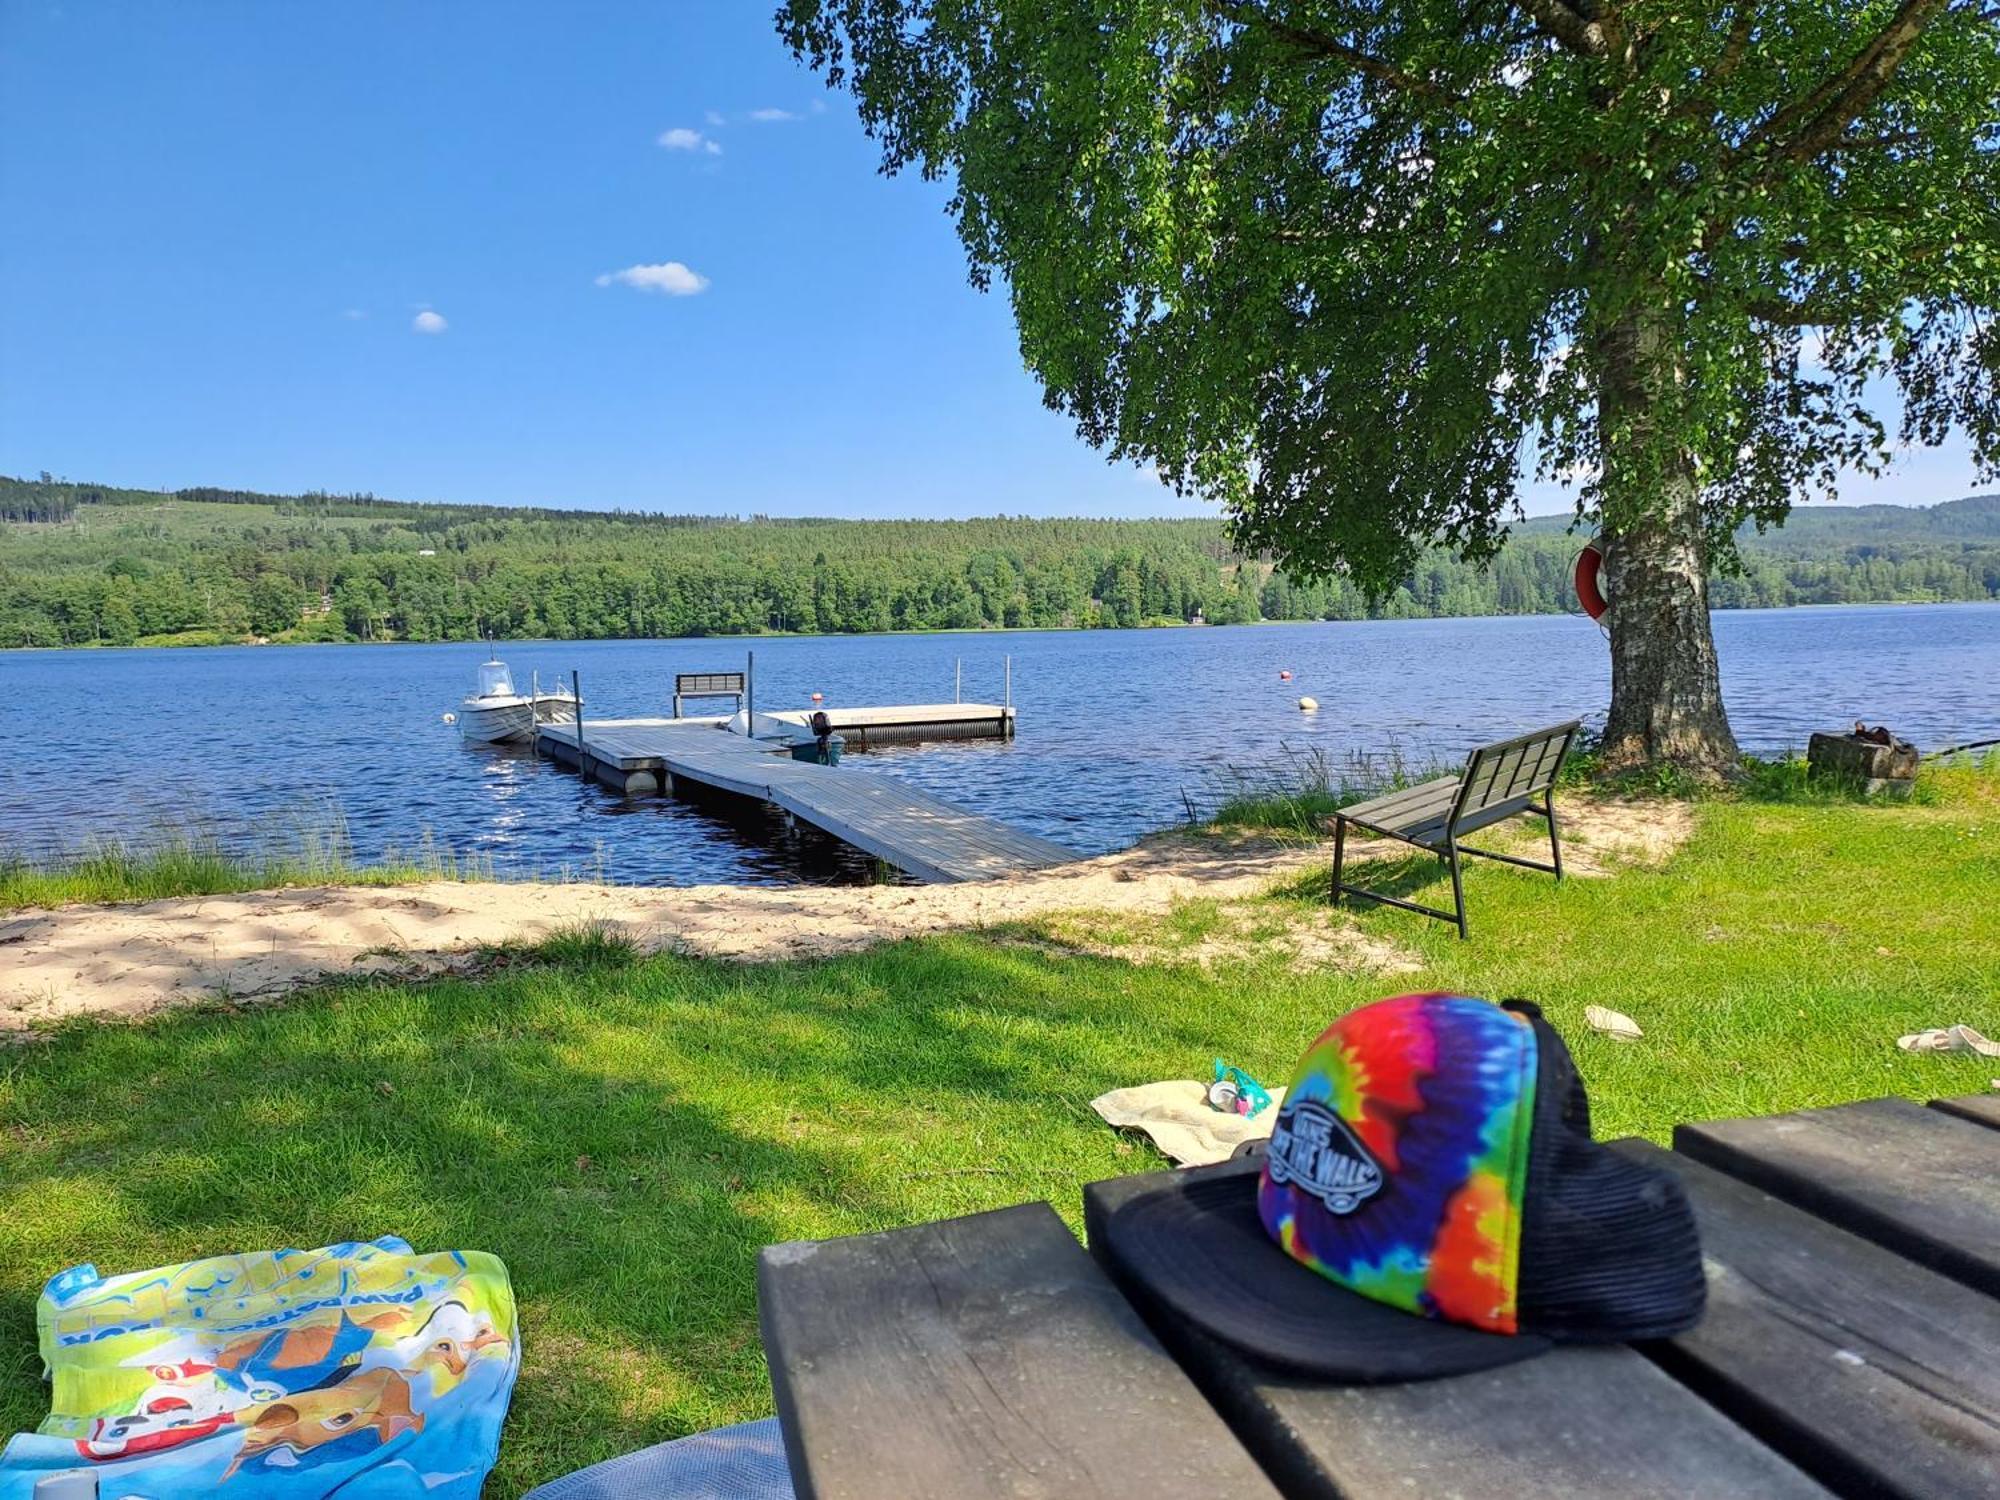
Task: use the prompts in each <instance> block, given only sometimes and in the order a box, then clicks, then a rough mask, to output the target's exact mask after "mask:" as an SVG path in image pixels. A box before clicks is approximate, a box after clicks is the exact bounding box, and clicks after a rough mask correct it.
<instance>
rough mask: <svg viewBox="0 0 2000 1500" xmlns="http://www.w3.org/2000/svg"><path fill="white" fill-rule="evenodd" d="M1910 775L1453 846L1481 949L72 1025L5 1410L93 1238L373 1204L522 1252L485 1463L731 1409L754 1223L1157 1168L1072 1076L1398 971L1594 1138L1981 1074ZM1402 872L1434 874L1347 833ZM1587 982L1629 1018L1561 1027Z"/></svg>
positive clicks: (978, 965) (27, 1241)
mask: <svg viewBox="0 0 2000 1500" xmlns="http://www.w3.org/2000/svg"><path fill="white" fill-rule="evenodd" d="M1996 785H2000V784H1997V783H1996V782H1995V781H1994V780H1993V779H1992V778H1990V777H1986V776H1983V775H1974V776H1972V777H1970V778H1968V785H1967V788H1966V789H1965V790H1964V793H1963V795H1955V796H1953V797H1952V798H1950V799H1948V800H1946V801H1945V802H1944V803H1942V804H1941V805H1938V806H1878V805H1863V804H1854V803H1829V804H1824V805H1788V804H1783V803H1771V802H1760V801H1756V800H1751V799H1745V798H1736V799H1718V800H1707V801H1702V802H1700V803H1697V804H1696V807H1695V813H1696V817H1697V832H1696V835H1695V837H1694V839H1693V841H1692V842H1691V843H1690V844H1689V845H1688V846H1687V847H1685V848H1684V849H1683V850H1682V851H1681V852H1680V854H1679V855H1678V856H1677V857H1676V858H1675V859H1674V860H1673V861H1672V862H1671V863H1669V864H1668V865H1667V866H1665V867H1664V868H1662V869H1658V870H1643V869H1634V870H1628V871H1627V872H1625V873H1623V874H1621V875H1619V876H1617V877H1616V878H1612V879H1603V880H1581V879H1578V880H1571V881H1568V882H1565V883H1564V884H1562V885H1561V886H1558V885H1556V884H1555V883H1554V882H1553V881H1550V880H1548V879H1547V878H1546V877H1543V876H1538V875H1535V874H1531V873H1528V872H1524V871H1516V870H1513V869H1509V868H1506V867H1504V866H1498V865H1479V866H1476V867H1475V868H1473V869H1471V870H1470V871H1469V872H1468V874H1467V877H1466V883H1467V893H1468V898H1469V901H1470V905H1471V913H1472V923H1473V935H1474V940H1473V941H1472V942H1470V943H1460V942H1458V941H1457V940H1456V938H1455V937H1454V936H1453V935H1452V934H1451V932H1450V931H1449V930H1448V929H1447V928H1446V927H1445V926H1444V925H1443V924H1441V923H1435V922H1426V921H1423V920H1421V919H1418V918H1415V917H1412V916H1409V915H1407V914H1404V913H1400V912H1395V911H1389V910H1383V909H1377V910H1374V911H1370V912H1367V913H1364V914H1362V915H1361V916H1360V917H1359V918H1358V920H1359V921H1360V923H1361V925H1362V926H1363V927H1364V928H1365V929H1366V931H1367V932H1368V934H1369V935H1371V936H1373V937H1377V938H1381V939H1384V940H1387V941H1391V942H1394V943H1396V944H1400V945H1402V946H1403V947H1405V948H1407V949H1408V950H1410V951H1411V952H1412V953H1414V955H1415V956H1416V957H1417V959H1418V960H1419V962H1420V963H1421V965H1422V972H1420V973H1415V974H1408V975H1399V976H1396V977H1395V978H1393V979H1384V978H1382V977H1380V976H1376V975H1370V974H1357V973H1343V972H1338V971H1334V970H1323V971H1317V972H1311V973H1305V974H1300V973H1296V972H1293V970H1292V969H1291V968H1289V967H1288V966H1287V964H1286V963H1285V961H1284V960H1283V959H1281V958H1280V957H1278V956H1276V950H1275V949H1273V950H1271V956H1265V949H1264V947H1262V946H1260V945H1255V944H1252V945H1247V946H1246V952H1248V953H1250V954H1251V955H1252V956H1251V957H1249V958H1247V959H1245V960H1244V961H1242V962H1240V963H1232V964H1227V965H1222V966H1218V967H1216V968H1214V969H1213V970H1207V969H1202V968H1199V967H1194V966H1191V965H1177V964H1171V963H1169V964H1164V965H1154V966H1147V967H1142V966H1136V965H1133V964H1130V963H1127V962H1124V961H1122V960H1120V959H1117V958H1114V957H1102V956H1093V955H1091V954H1087V953H1080V952H1076V951H1073V950H1071V949H1068V948H1066V947H1065V946H1064V944H1063V942H1062V939H1061V936H1060V931H1061V930H1068V929H1070V928H1071V927H1074V926H1077V925H1087V924H1078V923H1074V922H1066V923H1062V924H1056V925H1055V926H1051V927H1046V928H1039V929H1035V930H1030V931H998V932H991V933H985V934H964V935H954V936H946V937H940V938H935V939H927V940H922V941H911V942H904V943H898V944H893V945H889V946H885V947H881V948H877V949H874V950H872V951H870V952H867V953H864V954H859V955H856V956H852V957H847V958H842V959H838V960H833V961H826V962H816V963H787V964H768V965H759V966H747V967H743V966H733V965H729V964H723V963H715V962H705V961H698V960H692V959H685V958H677V957H657V958H649V959H637V958H635V957H634V956H633V955H632V954H631V953H630V951H629V950H627V949H625V948H624V947H623V945H621V944H619V943H617V942H616V941H613V940H607V939H605V938H604V937H602V936H601V935H591V934H589V933H587V932H577V933H567V934H563V935H561V937H560V938H559V939H558V940H556V941H553V942H551V943H548V944H544V945H542V946H541V948H540V949H539V950H537V951H535V952H533V953H531V954H528V955H525V957H527V958H528V959H531V960H532V961H524V962H519V963H514V964H510V965H508V966H506V967H505V968H504V969H502V970H501V971H499V973H498V974H497V976H496V977H493V978H490V979H487V980H484V981H480V982H473V981H464V980H440V981H436V982H432V983H429V984H422V985H409V984H392V983H386V982H356V983H349V984H342V985H336V986H329V987H325V988H322V989H319V990H317V991H315V992H312V993H310V994H308V995H305V996H302V997H300V998H298V999H296V1000H294V1001H293V1002H291V1003H289V1004H286V1005H283V1006H279V1007H273V1008H257V1009H249V1010H243V1011H240V1012H236V1011H231V1010H228V1009H224V1008H219V1007H218V1008H216V1009H212V1010H209V1011H206V1012H183V1013H179V1014H175V1015H171V1016H164V1017H160V1018H157V1019H155V1020H153V1021H151V1022H149V1023H146V1024H144V1025H137V1026H116V1025H87V1024H80V1025H73V1026H71V1027H69V1028H68V1029H65V1030H63V1031H60V1032H58V1033H56V1034H54V1035H52V1036H50V1037H47V1038H45V1039H42V1040H39V1041H37V1042H34V1043H31V1044H29V1045H26V1046H22V1047H19V1048H16V1049H13V1050H12V1051H11V1052H8V1053H0V1430H12V1429H16V1428H26V1427H30V1426H32V1425H33V1424H34V1423H35V1422H37V1421H38V1420H39V1419H40V1417H41V1415H42V1414H43V1412H44V1411H45V1409H46V1387H44V1386H42V1385H41V1384H40V1383H39V1381H38V1380H37V1378H36V1377H37V1376H38V1374H39V1361H38V1358H37V1355H36V1352H35V1348H34V1300H35V1297H36V1294H37V1293H38V1292H39V1290H40V1288H41V1286H42V1283H43V1281H44V1280H45V1279H46V1278H47V1277H48V1276H49V1275H51V1274H53V1273H54V1272H56V1271H58V1270H60V1269H62V1268H63V1267H65V1266H68V1265H71V1264H73V1263H76V1262H78V1261H83V1260H90V1261H94V1262H95V1263H96V1264H97V1265H98V1266H99V1267H101V1268H103V1269H104V1270H106V1271H114V1270H117V1271H122V1270H129V1269H136V1268H140V1267H144V1266H150V1265H158V1264H164V1263H168V1262H173V1261H178V1260H182V1259H186V1258H189V1257H193V1256H199V1255H205V1254H213V1253H218V1252H222V1251H228V1250H245V1249H251V1248H257V1247H269V1246H277V1245H318V1244H323V1243H327V1242H330V1241H335V1240H341V1239H348V1238H362V1237H368V1236H373V1235H379V1234H399V1235H403V1236H405V1237H407V1238H408V1239H410V1240H411V1241H413V1242H414V1243H416V1244H417V1245H419V1246H422V1247H461V1248H483V1249H488V1250H492V1251H496V1252H498V1253H499V1254H500V1255H501V1256H502V1257H503V1258H504V1259H505V1260H506V1262H507V1264H508V1266H509V1267H510V1269H511V1273H512V1276H513V1280H514V1284H515V1288H516V1291H517V1293H518V1294H519V1297H520V1301H521V1307H522V1315H523V1328H524V1341H525V1350H524V1365H523V1370H522V1376H521V1381H520V1385H519V1388H518V1390H517V1393H516V1396H515V1400H514V1407H513V1413H512V1416H511V1418H510V1420H509V1423H508V1427H507V1434H506V1440H505V1443H504V1445H503V1451H502V1455H501V1460H500V1467H499V1470H498V1472H497V1475H496V1479H495V1482H494V1484H493V1486H492V1488H491V1490H490V1491H489V1493H492V1494H496V1495H503V1496H504V1495H517V1494H519V1493H520V1492H521V1491H523V1490H525V1489H526V1488H528V1487H529V1486H530V1485H532V1484H534V1483H537V1482H540V1481H542V1480H545V1479H547V1478H549V1477H551V1476H553V1475H555V1474H558V1473H561V1472H564V1471H566V1470H568V1469H571V1468H574V1467H576V1466H578V1465H581V1464H584V1463H587V1462H590V1461H593V1460H596V1459H600V1458H604V1457H607V1456H609V1455H611V1454H614V1453H617V1452H621V1451H624V1450H626V1449H630V1448H634V1447H637V1446H639V1445H641V1444H644V1443H649V1442H654V1441H658V1440H660V1439H664V1438H668V1437H672V1436H675V1435H678V1434H681V1433H685V1432H688V1431H692V1430H695V1429H698V1428H703V1427H707V1426H711V1425H714V1424H716V1423H720V1422H728V1421H733V1420H739V1419H745V1418H750V1417H755V1416H759V1415H762V1414H765V1413H767V1412H768V1411H769V1410H770V1397H769V1392H768V1386H767V1383H766V1378H765V1373H764V1367H763V1361H762V1357H761V1354H760V1351H759V1346H758V1341H757V1326H756V1307H755V1292H754V1268H755V1258H756V1253H757V1251H758V1249H759V1248H760V1247H761V1246H763V1245H766V1244H769V1243H771V1242H773V1241H776V1240H785V1239H792V1238H800V1237H819V1236H827V1235H841V1234H852V1233H856V1232H859V1231H864V1230H871V1229H880V1228H886V1227H890V1226H895V1225H901V1224H909V1223H913V1222H916V1221H920V1220H925V1219H934V1218H938V1217H941V1216H946V1215H954V1214H963V1213H970V1212H973V1211H975V1210H979V1209H985V1208H992V1207H996V1206H999V1205H1003V1204H1008V1203H1014V1202H1019V1201H1022V1200H1026V1199H1035V1198H1046V1199H1048V1200H1050V1201H1052V1202H1053V1203H1055V1204H1056V1206H1057V1207H1058V1208H1059V1209H1060V1210H1061V1211H1062V1212H1063V1213H1064V1214H1065V1215H1066V1216H1068V1218H1069V1219H1070V1221H1071V1222H1072V1223H1073V1224H1074V1223H1076V1222H1077V1219H1078V1207H1079V1199H1078V1193H1079V1189H1080V1188H1081V1186H1082V1184H1084V1183H1086V1182H1088V1181H1090V1180H1092V1179H1093V1178H1096V1177H1102V1176H1107V1175H1111V1174H1114V1173H1120V1172H1128V1171H1134V1170H1140V1169H1144V1168H1148V1167H1152V1166H1155V1165H1157V1158H1155V1157H1154V1156H1153V1155H1152V1153H1151V1152H1150V1151H1149V1150H1148V1149H1146V1148H1144V1147H1140V1146H1135V1145H1132V1144H1130V1143H1128V1142H1126V1141H1122V1140H1120V1139H1119V1138H1118V1137H1116V1136H1114V1135H1113V1134H1112V1133H1111V1132H1110V1131H1109V1130H1107V1129H1105V1128H1104V1127H1103V1126H1102V1124H1101V1123H1100V1122H1098V1120H1097V1119H1096V1117H1095V1116H1094V1115H1092V1114H1091V1113H1090V1112H1089V1109H1088V1101H1089V1100H1090V1099H1091V1098H1092V1097H1093V1096H1094V1095H1096V1094H1097V1093H1099V1092H1101V1091H1103V1090H1105V1089H1108V1088H1112V1087H1115V1086H1118V1085H1122V1084H1130V1083H1136V1082H1141V1081H1144V1080H1147V1079H1153V1078H1162V1077H1172V1076H1187V1075H1194V1074H1198V1073H1200V1072H1202V1071H1203V1070H1205V1069H1206V1068H1207V1066H1208V1063H1209V1059H1211V1058H1212V1057H1215V1056H1217V1055H1221V1056H1225V1057H1227V1058H1229V1059H1230V1061H1232V1062H1235V1063H1238V1064H1240V1065H1241V1066H1243V1067H1246V1068H1248V1069H1249V1070H1250V1071H1251V1072H1252V1073H1254V1074H1256V1075H1257V1076H1258V1077H1260V1078H1264V1079H1266V1080H1267V1081H1273V1082H1275V1081H1282V1080H1283V1079H1284V1078H1285V1077H1286V1075H1287V1073H1288V1071H1289V1069H1290V1067H1291V1065H1292V1063H1293V1061H1294V1059H1295V1058H1296V1057H1297V1055H1298V1054H1299V1052H1300V1051H1301V1050H1302V1049H1303V1048H1304V1046H1305V1045H1306V1043H1307V1042H1308V1041H1310V1040H1311V1038H1312V1037H1313V1035H1314V1034H1315V1033H1316V1032H1317V1031H1318V1030H1319V1029H1320V1028H1321V1027H1322V1026H1323V1025H1324V1024H1325V1023H1326V1022H1327V1021H1329V1020H1331V1019H1332V1018H1333V1017H1335V1016H1337V1015H1339V1014H1340V1013H1341V1012H1343V1011H1344V1010H1346V1009H1348V1008H1350V1007H1352V1006H1354V1005H1357V1004H1360V1003H1363V1002H1366V1001H1368V1000H1371V999H1375V998H1377V997H1379V996H1381V995H1384V994H1388V993H1393V992H1396V991H1401V990H1416V989H1427V988H1447V989H1457V990H1462V991H1465V992H1468V993H1472V994H1483V995H1489V996H1493V997H1496V998H1498V997H1503V996H1510V995H1521V996H1527V997H1530V998H1533V999H1536V1000H1538V1001H1540V1002H1541V1003H1542V1004H1543V1005H1544V1007H1545V1008H1546V1010H1547V1013H1548V1015H1549V1017H1550V1019H1551V1020H1552V1021H1553V1023H1554V1024H1555V1025H1556V1026H1557V1027H1558V1028H1560V1029H1561V1030H1562V1031H1563V1032H1564V1034H1565V1035H1566V1036H1567V1037H1569V1038H1570V1040H1571V1043H1572V1046H1573V1047H1574V1049H1575V1052H1576V1055H1577V1058H1578V1061H1579V1063H1580V1065H1581V1067H1582V1070H1583V1073H1584V1076H1585V1077H1586V1078H1587V1079H1588V1080H1589V1082H1590V1085H1591V1091H1592V1096H1593V1100H1594V1102H1595V1105H1596V1111H1597V1120H1598V1126H1599V1131H1600V1133H1601V1134H1604V1135H1619V1134H1628V1133H1639V1134H1644V1135H1647V1136H1650V1137H1652V1138H1654V1139H1656V1140H1665V1139H1666V1138H1667V1136H1668V1133H1669V1132H1670V1130H1671V1128H1672V1126H1673V1125H1674V1123H1675V1122H1676V1121H1680V1120H1685V1119H1697V1118H1708V1117H1716V1116H1728V1115H1742V1114H1756V1113H1768V1112H1773V1111H1779V1110H1787V1109H1796V1108H1801V1107H1804V1106H1809V1105H1815V1104H1827V1103H1834V1102H1838V1101H1843V1100H1849V1099H1856V1098H1865V1097H1870V1096H1875V1095H1882V1094H1905V1095H1909V1096H1911V1097H1914V1098H1920V1099H1921V1098H1928V1097H1934V1096H1937V1095H1943V1094H1954V1093H1969V1092H1975V1091H1983V1090H1985V1089H1986V1087H1987V1085H1988V1080H1989V1078H1991V1077H1992V1076H1994V1074H1995V1073H1996V1072H2000V1070H1996V1069H1995V1068H1994V1066H1993V1064H1992V1063H1990V1062H1986V1061H1982V1060H1980V1059H1977V1058H1966V1057H1952V1056H1922V1057H1919V1056H1912V1055H1909V1054H1905V1053H1902V1052H1899V1051H1897V1050H1896V1047H1895V1045H1894V1043H1895V1038H1896V1037H1897V1036H1898V1035H1899V1034H1901V1033H1903V1032H1907V1031H1913V1030H1917V1029H1920V1028H1923V1027H1927V1026H1936V1025H1945V1024H1949V1023H1952V1022H1958V1021H1964V1022H1969V1023H1970V1024H1972V1025H1974V1026H1978V1027H1980V1028H1982V1029H1984V1030H1987V1031H1989V1032H1992V1033H1996V1034H2000V1013H1996V1008H1995V1007H1996V1000H1995V997H1996V996H2000V903H1996V902H1995V901H1994V900H1993V899H1992V893H1993V892H1994V891H1995V890H2000V796H1996V795H1995V788H1996ZM1371 878H1379V879H1383V880H1386V881H1388V882H1390V883H1391V884H1392V886H1394V887H1395V888H1400V889H1403V890H1406V891H1409V892H1411V893H1413V894H1415V895H1416V896H1417V898H1418V899H1427V900H1434V899H1436V898H1437V897H1438V895H1439V883H1438V881H1437V877H1436V866H1435V864H1434V863H1432V862H1428V861H1414V862H1410V863H1408V864H1405V865H1401V866H1387V867H1382V866H1378V867H1376V870H1375V872H1374V874H1373V875H1372V876H1371ZM1322 892H1323V878H1319V877H1316V878H1315V879H1312V880H1306V881H1302V882H1301V883H1299V884H1298V885H1297V886H1295V887H1294V888H1292V889H1291V890H1289V891H1285V892H1281V893H1279V894H1277V895H1274V896H1272V897H1270V898H1268V899H1265V900H1260V901H1257V902H1253V903H1249V906H1250V907H1251V908H1252V910H1251V911H1250V912H1248V913H1245V912H1244V911H1242V910H1240V909H1238V908H1237V907H1236V906H1234V905H1220V906H1219V905H1217V904H1216V903H1212V902H1210V903H1190V904H1189V906H1187V907H1186V908H1184V909H1183V910H1182V911H1180V912H1178V913H1176V914H1175V915H1174V916H1173V917H1171V918H1168V919H1166V920H1163V921H1160V922H1159V923H1157V929H1158V930H1157V932H1155V933H1153V934H1152V935H1151V937H1150V938H1149V941H1150V942H1151V943H1152V944H1153V945H1154V946H1156V947H1163V948H1168V949H1171V948H1172V947H1173V946H1174V945H1176V944H1179V943H1194V942H1199V941H1207V940H1210V939H1212V938H1213V937H1215V936H1216V933H1217V929H1218V928H1219V927H1224V926H1227V925H1228V924H1231V923H1240V924H1243V925H1244V926H1245V927H1246V929H1249V928H1255V929H1258V930H1261V929H1262V928H1263V927H1265V926H1280V927H1282V926H1283V925H1284V924H1287V923H1303V922H1318V921H1322V920H1323V919H1324V916H1325V912H1324V907H1323V906H1321V905H1320V904H1319V898H1320V896H1321V894H1322ZM1593 1003H1595V1004H1604V1005H1608V1006H1611V1007H1613V1008H1615V1009H1618V1010H1622V1011H1625V1012H1627V1013H1628V1014H1630V1015H1632V1016H1633V1017H1635V1018H1636V1019H1637V1020H1638V1021H1639V1023H1640V1024H1641V1025H1642V1026H1643V1027H1644V1028H1645V1031H1646V1036H1645V1039H1644V1040H1643V1041H1640V1042H1637V1043H1631V1044H1620V1043H1616V1042H1612V1041H1610V1040H1608V1039H1606V1038H1603V1037H1600V1036H1597V1035H1595V1034H1593V1033H1591V1032H1590V1031H1588V1030H1587V1029H1586V1028H1585V1027H1584V1026H1583V1024H1582V1011H1583V1007H1584V1006H1585V1005H1588V1004H1593Z"/></svg>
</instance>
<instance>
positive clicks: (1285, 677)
mask: <svg viewBox="0 0 2000 1500" xmlns="http://www.w3.org/2000/svg"><path fill="white" fill-rule="evenodd" d="M1291 680H1292V674H1291V673H1290V672H1280V673H1279V674H1278V681H1280V682H1290V681H1291Z"/></svg>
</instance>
